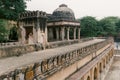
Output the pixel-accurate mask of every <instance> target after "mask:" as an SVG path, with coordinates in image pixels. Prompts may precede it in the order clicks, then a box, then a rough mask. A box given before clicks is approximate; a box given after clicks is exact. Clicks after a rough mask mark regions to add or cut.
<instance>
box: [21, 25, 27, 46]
mask: <svg viewBox="0 0 120 80" xmlns="http://www.w3.org/2000/svg"><path fill="white" fill-rule="evenodd" d="M25 37H26V30H25V28H24V27H22V26H21V42H22V44H25V43H26V39H25Z"/></svg>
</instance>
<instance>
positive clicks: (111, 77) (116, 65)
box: [104, 54, 120, 80]
mask: <svg viewBox="0 0 120 80" xmlns="http://www.w3.org/2000/svg"><path fill="white" fill-rule="evenodd" d="M104 80H120V54H119V55H115V58H114V61H113V63H112V65H111V68H110V70H109V72H108V73H107V76H106V77H105V79H104Z"/></svg>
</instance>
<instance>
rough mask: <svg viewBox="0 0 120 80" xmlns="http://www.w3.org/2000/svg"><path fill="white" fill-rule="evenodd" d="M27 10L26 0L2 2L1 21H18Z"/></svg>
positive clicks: (5, 0) (0, 0) (0, 4)
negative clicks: (19, 16) (20, 15)
mask: <svg viewBox="0 0 120 80" xmlns="http://www.w3.org/2000/svg"><path fill="white" fill-rule="evenodd" d="M25 8H26V3H25V1H24V0H0V19H8V20H17V19H18V15H19V14H20V13H21V12H23V11H25Z"/></svg>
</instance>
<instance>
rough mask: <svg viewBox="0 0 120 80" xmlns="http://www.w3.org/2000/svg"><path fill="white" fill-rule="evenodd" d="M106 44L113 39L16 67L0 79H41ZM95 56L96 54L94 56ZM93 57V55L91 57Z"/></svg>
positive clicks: (110, 42)
mask: <svg viewBox="0 0 120 80" xmlns="http://www.w3.org/2000/svg"><path fill="white" fill-rule="evenodd" d="M108 44H113V39H111V38H109V39H107V40H105V41H102V42H99V43H95V44H92V45H89V46H86V47H83V48H79V49H76V50H73V51H70V52H67V53H64V54H61V55H57V56H53V57H49V58H47V59H45V60H41V61H39V62H36V63H34V64H31V65H27V66H26V67H25V66H24V67H22V68H18V69H16V70H13V71H11V72H9V73H5V74H3V75H1V76H0V80H43V79H45V78H46V77H48V76H50V75H52V74H53V73H55V72H57V71H59V70H60V69H62V68H65V67H67V66H69V65H71V64H73V63H74V62H76V61H78V60H80V59H82V58H84V57H85V56H87V55H90V54H92V53H94V52H96V51H98V50H99V49H101V48H103V47H105V46H106V45H108ZM95 57H96V56H95ZM93 58H94V57H93Z"/></svg>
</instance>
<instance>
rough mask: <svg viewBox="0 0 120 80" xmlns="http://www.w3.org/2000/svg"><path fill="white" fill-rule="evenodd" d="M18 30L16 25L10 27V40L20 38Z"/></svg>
mask: <svg viewBox="0 0 120 80" xmlns="http://www.w3.org/2000/svg"><path fill="white" fill-rule="evenodd" d="M17 30H18V29H17V27H16V26H15V25H14V26H13V27H12V28H11V29H10V34H9V39H10V40H18V33H17Z"/></svg>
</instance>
